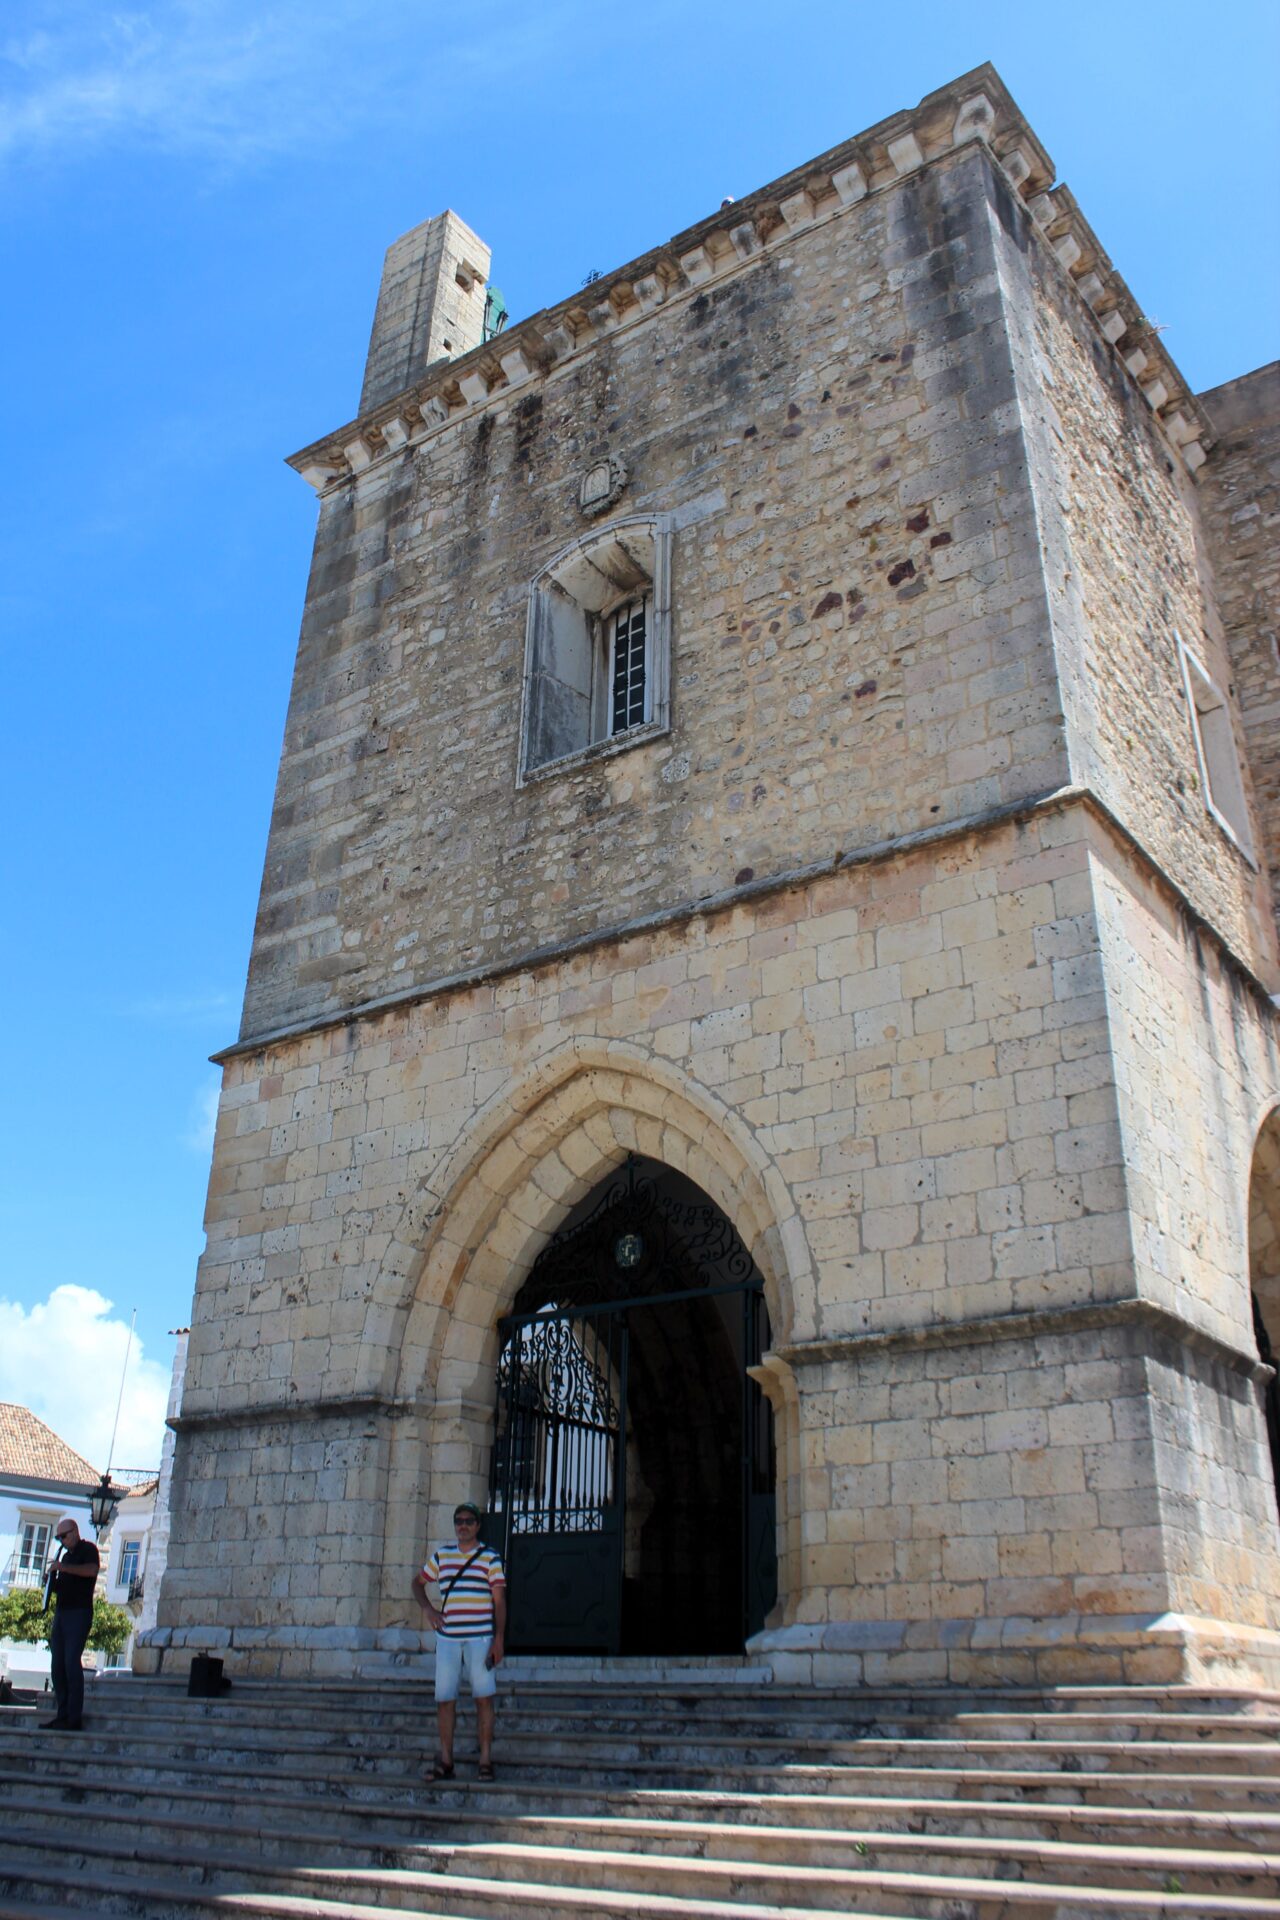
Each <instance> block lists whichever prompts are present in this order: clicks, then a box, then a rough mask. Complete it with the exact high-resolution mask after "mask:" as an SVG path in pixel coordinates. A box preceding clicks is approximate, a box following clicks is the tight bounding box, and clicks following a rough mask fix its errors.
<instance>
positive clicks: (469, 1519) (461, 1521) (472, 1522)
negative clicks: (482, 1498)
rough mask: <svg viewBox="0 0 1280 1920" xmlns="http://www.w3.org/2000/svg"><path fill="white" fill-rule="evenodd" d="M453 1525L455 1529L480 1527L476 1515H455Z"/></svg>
mask: <svg viewBox="0 0 1280 1920" xmlns="http://www.w3.org/2000/svg"><path fill="white" fill-rule="evenodd" d="M453 1524H454V1526H455V1527H478V1526H479V1525H480V1522H479V1521H478V1520H477V1519H476V1517H475V1515H474V1513H455V1514H454V1516H453Z"/></svg>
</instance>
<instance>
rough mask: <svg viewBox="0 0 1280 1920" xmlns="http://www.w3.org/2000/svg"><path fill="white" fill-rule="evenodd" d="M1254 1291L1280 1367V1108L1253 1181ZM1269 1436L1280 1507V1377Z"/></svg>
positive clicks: (1270, 1398) (1259, 1331)
mask: <svg viewBox="0 0 1280 1920" xmlns="http://www.w3.org/2000/svg"><path fill="white" fill-rule="evenodd" d="M1249 1287H1250V1291H1251V1294H1252V1297H1253V1319H1254V1332H1255V1334H1256V1335H1257V1340H1258V1350H1259V1352H1260V1354H1261V1356H1262V1358H1263V1359H1264V1360H1265V1361H1266V1362H1267V1364H1268V1365H1269V1366H1271V1367H1277V1366H1280V1107H1273V1108H1272V1109H1271V1112H1270V1113H1269V1114H1268V1115H1267V1117H1266V1119H1265V1120H1264V1121H1263V1123H1262V1126H1261V1128H1260V1129H1259V1132H1258V1138H1257V1143H1256V1145H1255V1147H1254V1152H1253V1166H1252V1168H1251V1171H1250V1176H1249ZM1266 1415H1267V1437H1268V1440H1269V1442H1270V1446H1271V1464H1272V1469H1273V1472H1274V1475H1275V1484H1276V1496H1277V1503H1278V1505H1280V1378H1278V1377H1276V1376H1273V1377H1272V1379H1271V1382H1270V1384H1269V1385H1268V1387H1267V1389H1266Z"/></svg>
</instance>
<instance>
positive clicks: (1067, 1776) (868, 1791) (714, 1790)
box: [19, 1736, 1277, 1813]
mask: <svg viewBox="0 0 1280 1920" xmlns="http://www.w3.org/2000/svg"><path fill="white" fill-rule="evenodd" d="M51 1737H52V1736H51ZM458 1766H459V1777H458V1778H457V1779H456V1780H455V1781H452V1782H447V1783H441V1784H437V1785H434V1786H432V1787H431V1789H430V1793H431V1794H433V1795H436V1796H440V1797H442V1798H443V1799H444V1800H448V1799H450V1798H451V1797H457V1796H458V1795H461V1794H464V1793H466V1792H467V1791H468V1790H469V1789H470V1786H471V1783H470V1782H469V1780H468V1777H467V1776H468V1773H474V1768H475V1757H474V1755H473V1754H469V1753H468V1751H467V1749H466V1748H465V1746H460V1747H459V1752H458ZM617 1771H618V1773H619V1774H620V1775H621V1780H620V1781H616V1782H615V1781H612V1780H608V1779H602V1778H601V1774H600V1770H599V1769H595V1770H588V1773H589V1778H588V1779H587V1781H586V1782H584V1783H575V1782H572V1781H569V1782H565V1781H563V1780H557V1781H552V1782H549V1781H548V1780H547V1777H546V1775H547V1769H546V1768H544V1767H540V1766H538V1765H536V1764H535V1765H532V1766H520V1765H516V1764H513V1763H512V1762H511V1760H510V1759H509V1758H504V1759H503V1760H502V1762H501V1776H500V1780H499V1783H498V1784H497V1785H496V1786H486V1787H484V1788H483V1789H482V1791H483V1794H484V1798H485V1802H486V1804H489V1803H491V1802H495V1801H497V1800H501V1799H502V1798H503V1796H504V1795H506V1796H509V1797H511V1799H512V1800H513V1801H514V1802H515V1803H516V1810H517V1811H518V1810H519V1809H520V1808H521V1807H523V1806H525V1805H527V1804H528V1802H529V1799H530V1796H531V1795H536V1796H537V1799H538V1800H539V1801H540V1802H548V1803H550V1802H553V1801H554V1802H555V1803H558V1804H561V1805H573V1806H575V1807H577V1808H580V1809H581V1810H583V1811H588V1812H591V1811H600V1810H603V1809H604V1808H605V1807H607V1806H611V1805H613V1804H615V1803H616V1802H617V1801H618V1800H619V1799H620V1798H626V1799H628V1800H632V1801H638V1802H639V1801H642V1802H644V1803H645V1804H648V1803H649V1802H651V1801H654V1800H660V1801H663V1802H664V1803H665V1802H668V1801H670V1802H672V1803H673V1804H682V1803H683V1802H685V1801H687V1800H689V1799H691V1798H693V1797H695V1796H697V1795H699V1794H703V1795H707V1796H708V1797H710V1798H712V1799H721V1798H723V1797H725V1796H726V1795H736V1796H737V1797H738V1798H741V1799H745V1800H750V1801H755V1800H758V1799H760V1798H761V1797H762V1796H764V1795H766V1794H767V1795H770V1796H771V1797H773V1798H776V1799H778V1800H780V1801H782V1802H784V1803H786V1804H787V1805H790V1804H791V1803H792V1801H793V1800H794V1799H801V1800H804V1801H805V1802H808V1801H810V1800H811V1801H813V1802H814V1803H815V1804H819V1805H820V1804H823V1803H825V1802H826V1801H828V1800H833V1799H834V1800H840V1799H848V1798H849V1797H851V1793H854V1792H855V1791H856V1795H861V1796H864V1797H866V1798H869V1799H878V1798H884V1797H887V1798H898V1799H903V1800H908V1799H909V1800H913V1801H917V1802H918V1801H920V1800H922V1799H923V1800H946V1799H948V1798H961V1799H963V1798H965V1797H974V1798H982V1797H993V1798H995V1797H999V1798H1003V1799H1005V1800H1008V1801H1009V1802H1010V1803H1012V1804H1017V1805H1024V1804H1028V1803H1034V1804H1045V1803H1046V1801H1047V1802H1049V1803H1051V1804H1055V1805H1058V1804H1071V1805H1082V1806H1089V1805H1101V1804H1106V1805H1121V1806H1131V1807H1137V1808H1143V1807H1150V1808H1155V1809H1157V1810H1164V1811H1166V1812H1168V1811H1169V1810H1173V1809H1177V1810H1179V1813H1180V1812H1181V1810H1183V1809H1186V1808H1201V1809H1203V1808H1206V1807H1208V1808H1224V1809H1227V1808H1229V1809H1237V1808H1238V1809H1245V1810H1248V1809H1254V1810H1263V1811H1265V1810H1267V1809H1270V1808H1274V1807H1275V1805H1276V1803H1277V1794H1276V1787H1275V1783H1274V1781H1271V1780H1267V1779H1265V1778H1256V1779H1255V1778H1254V1777H1253V1776H1252V1775H1251V1774H1247V1773H1241V1774H1207V1773H1199V1772H1195V1773H1185V1774H1170V1773H1150V1774H1130V1773H1121V1772H1111V1771H1102V1770H1099V1771H1096V1772H1085V1771H1083V1770H1079V1769H1077V1770H1068V1771H1058V1770H1053V1769H1045V1770H1042V1771H1033V1770H1030V1769H1027V1768H1023V1769H1020V1770H1019V1771H1017V1772H1001V1771H999V1770H989V1769H983V1768H939V1767H932V1768H925V1769H920V1770H915V1771H913V1770H912V1769H909V1768H877V1769H872V1770H870V1771H865V1772H860V1771H849V1770H844V1771H838V1772H837V1771H835V1770H832V1769H822V1768H795V1769H788V1770H787V1771H786V1772H785V1773H779V1772H777V1771H776V1770H772V1769H768V1768H764V1769H761V1770H760V1771H759V1773H758V1774H756V1775H745V1776H744V1775H742V1774H739V1775H738V1776H737V1784H735V1783H734V1781H732V1780H729V1781H726V1780H725V1779H724V1778H723V1776H721V1777H720V1778H719V1779H718V1780H717V1781H716V1782H715V1783H713V1782H712V1781H711V1779H710V1777H709V1775H708V1774H707V1772H706V1770H705V1769H697V1768H695V1769H691V1784H690V1785H688V1786H686V1787H684V1788H678V1787H674V1786H673V1785H672V1782H671V1775H672V1771H673V1770H672V1769H670V1768H665V1767H664V1768H660V1769H655V1770H653V1772H652V1773H651V1775H649V1776H647V1777H646V1776H644V1775H643V1774H642V1773H641V1770H639V1769H635V1768H632V1769H626V1768H622V1769H618V1770H617ZM64 1773H65V1767H64V1763H63V1761H61V1760H60V1759H58V1758H56V1757H54V1756H42V1755H40V1754H38V1753H33V1754H32V1755H31V1756H30V1757H29V1758H27V1759H26V1761H25V1770H22V1771H21V1772H20V1774H19V1777H20V1778H23V1779H27V1778H33V1779H34V1778H39V1779H41V1780H54V1781H56V1780H59V1779H61V1778H63V1777H64ZM74 1777H76V1778H78V1779H83V1778H84V1777H85V1776H84V1775H83V1773H77V1774H76V1775H75V1776H74ZM111 1777H112V1778H113V1779H114V1780H115V1781H116V1782H117V1783H119V1784H121V1785H124V1784H127V1783H132V1784H133V1785H135V1786H139V1787H141V1788H143V1789H146V1790H149V1788H150V1787H151V1786H152V1785H153V1784H154V1782H155V1781H156V1778H157V1769H156V1768H154V1767H152V1766H147V1765H129V1764H126V1763H116V1764H113V1765H112V1766H111ZM162 1777H163V1780H164V1782H165V1783H166V1784H167V1785H176V1786H182V1787H184V1788H185V1787H190V1788H192V1789H193V1790H196V1791H199V1790H201V1789H203V1788H207V1787H209V1786H210V1785H213V1786H215V1787H218V1786H221V1785H225V1784H227V1783H230V1784H231V1785H232V1786H233V1787H234V1788H235V1789H236V1790H237V1791H238V1792H239V1794H240V1795H241V1796H244V1795H252V1796H253V1797H254V1798H255V1799H256V1797H257V1796H258V1795H259V1794H260V1793H262V1792H264V1791H270V1790H271V1789H272V1788H273V1787H278V1786H279V1785H280V1784H281V1783H282V1782H286V1781H287V1782H288V1783H289V1784H290V1786H291V1787H292V1789H293V1790H294V1791H296V1792H297V1793H299V1794H301V1795H305V1796H306V1797H308V1798H310V1799H313V1800H319V1801H322V1802H323V1801H328V1800H334V1799H345V1800H348V1801H351V1802H352V1803H362V1804H366V1805H368V1804H397V1803H399V1804H401V1805H407V1806H410V1807H416V1806H419V1805H421V1804H423V1802H424V1794H425V1793H426V1792H427V1789H426V1787H425V1784H424V1782H423V1778H422V1767H421V1764H419V1763H413V1764H410V1765H408V1766H406V1767H405V1769H404V1771H403V1772H402V1773H401V1774H399V1775H398V1776H397V1775H391V1776H388V1775H386V1774H383V1775H373V1774H369V1773H366V1772H361V1771H358V1770H352V1769H350V1768H346V1769H334V1768H332V1767H328V1766H323V1765H316V1766H312V1767H306V1766H294V1767H292V1768H289V1769H285V1768H280V1767H277V1768H270V1769H266V1770H264V1771H262V1772H259V1773H253V1772H249V1771H247V1770H246V1769H245V1768H244V1767H243V1766H242V1765H231V1764H225V1763H224V1762H223V1761H221V1760H209V1759H206V1760H203V1761H199V1760H193V1761H190V1762H187V1763H181V1762H178V1761H173V1762H171V1763H170V1764H169V1765H167V1766H166V1767H165V1768H164V1769H163V1773H162ZM655 1782H657V1783H658V1784H654V1783H655Z"/></svg>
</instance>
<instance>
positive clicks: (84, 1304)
mask: <svg viewBox="0 0 1280 1920" xmlns="http://www.w3.org/2000/svg"><path fill="white" fill-rule="evenodd" d="M128 1344H129V1322H128V1319H127V1318H124V1319H121V1318H118V1317H116V1315H115V1307H114V1302H113V1301H110V1300H107V1299H105V1298H104V1297H103V1295H102V1294H100V1293H96V1292H95V1291H94V1289H93V1288H92V1287H77V1286H61V1287H55V1288H54V1289H53V1292H52V1293H51V1294H50V1295H49V1297H48V1299H47V1300H43V1301H39V1302H37V1304H36V1305H35V1306H33V1307H31V1308H24V1307H22V1306H20V1305H19V1304H18V1302H17V1301H15V1300H5V1299H0V1400H14V1401H17V1402H18V1403H19V1405H21V1406H25V1407H30V1409H31V1411H32V1413H34V1414H36V1415H38V1416H39V1418H40V1419H41V1420H43V1421H44V1422H45V1424H46V1425H47V1426H50V1427H52V1428H53V1430H54V1432H55V1433H56V1434H58V1435H59V1437H60V1438H61V1439H63V1440H65V1441H66V1443H67V1445H68V1446H69V1447H74V1448H75V1450H76V1452H77V1453H79V1454H82V1455H83V1456H84V1458H85V1459H86V1460H88V1461H89V1462H90V1463H91V1464H92V1465H93V1466H95V1467H96V1468H97V1469H98V1471H99V1472H101V1470H102V1469H103V1468H104V1467H105V1466H106V1464H107V1453H108V1450H109V1448H110V1445H111V1428H112V1424H113V1423H114V1421H115V1417H116V1399H117V1396H118V1395H119V1392H120V1371H121V1368H122V1367H123V1366H124V1363H125V1350H126V1348H127V1347H128ZM169 1371H170V1370H169V1367H168V1366H161V1365H160V1364H159V1363H158V1362H156V1361H154V1360H148V1359H147V1358H146V1355H145V1354H144V1353H143V1350H142V1342H141V1341H140V1340H139V1339H138V1338H137V1336H136V1335H135V1336H134V1341H133V1350H132V1352H131V1353H130V1355H129V1366H128V1371H127V1373H126V1374H125V1382H124V1399H123V1402H122V1403H121V1407H120V1431H119V1434H118V1435H117V1437H116V1450H115V1458H114V1462H113V1464H114V1465H115V1466H117V1467H154V1466H159V1464H160V1446H161V1442H162V1441H163V1439H164V1416H165V1411H166V1408H167V1405H168V1399H169Z"/></svg>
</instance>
